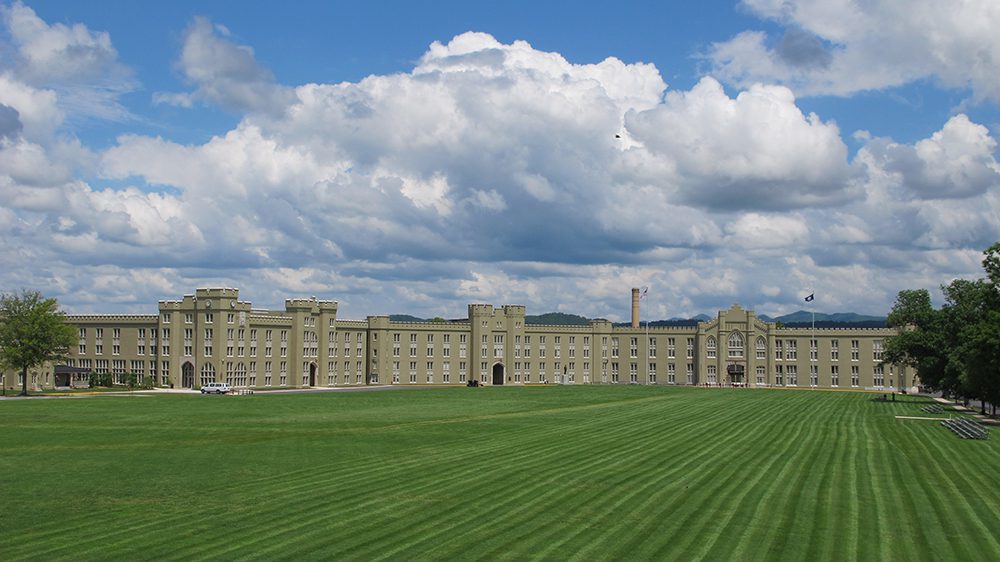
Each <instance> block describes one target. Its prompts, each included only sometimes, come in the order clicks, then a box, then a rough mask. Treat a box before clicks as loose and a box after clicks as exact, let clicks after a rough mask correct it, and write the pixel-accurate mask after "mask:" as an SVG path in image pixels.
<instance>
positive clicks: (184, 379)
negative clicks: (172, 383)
mask: <svg viewBox="0 0 1000 562" xmlns="http://www.w3.org/2000/svg"><path fill="white" fill-rule="evenodd" d="M181 386H182V387H184V388H194V365H192V364H191V362H190V361H188V362H186V363H184V364H183V365H181Z"/></svg>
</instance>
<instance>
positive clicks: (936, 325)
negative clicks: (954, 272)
mask: <svg viewBox="0 0 1000 562" xmlns="http://www.w3.org/2000/svg"><path fill="white" fill-rule="evenodd" d="M984 254H985V258H984V260H983V269H984V270H985V271H986V273H987V279H977V280H975V281H970V280H968V279H956V280H954V281H952V282H951V283H949V284H947V285H944V286H942V287H941V291H942V293H943V294H944V297H945V303H944V306H942V307H941V309H940V310H934V308H933V307H932V306H931V300H930V293H929V292H928V291H926V290H924V289H920V290H908V291H900V293H899V295H898V297H897V298H896V303H895V304H894V305H893V308H892V311H891V312H890V314H889V317H888V319H887V323H888V324H889V326H892V327H898V328H901V332H900V333H899V335H897V336H894V337H891V338H889V339H888V340H887V342H886V354H885V359H886V361H888V362H890V363H899V364H905V365H908V366H911V367H914V368H916V370H917V374H918V375H919V376H920V380H921V382H922V383H923V384H924V386H926V387H928V388H931V389H935V390H941V391H943V392H945V393H948V394H952V395H957V396H962V397H965V398H978V399H979V400H981V401H983V402H989V403H990V404H994V405H995V404H997V403H1000V285H998V282H1000V244H994V245H993V246H991V247H990V248H989V249H987V250H986V251H985V252H984ZM984 408H985V406H984Z"/></svg>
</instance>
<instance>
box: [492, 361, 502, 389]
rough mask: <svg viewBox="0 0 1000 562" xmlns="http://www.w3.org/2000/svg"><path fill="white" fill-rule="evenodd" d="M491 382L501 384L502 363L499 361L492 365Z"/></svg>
mask: <svg viewBox="0 0 1000 562" xmlns="http://www.w3.org/2000/svg"><path fill="white" fill-rule="evenodd" d="M493 384H494V385H502V384H503V365H502V364H501V363H497V364H496V365H493Z"/></svg>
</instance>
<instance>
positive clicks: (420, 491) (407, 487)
mask: <svg viewBox="0 0 1000 562" xmlns="http://www.w3.org/2000/svg"><path fill="white" fill-rule="evenodd" d="M551 413H552V412H551V411H547V412H544V414H551ZM513 431H515V430H512V432H513ZM498 442H499V441H498ZM502 447H503V445H499V446H497V447H495V449H497V450H499V449H501V448H502ZM495 452H496V451H494V453H495ZM476 454H477V455H479V456H483V457H487V458H488V457H490V456H492V455H488V454H487V455H483V454H482V452H476ZM524 454H525V455H527V454H528V453H527V452H525V453H524ZM426 460H427V459H426V458H423V459H420V460H418V461H416V462H415V463H414V465H413V466H408V467H403V468H402V469H401V470H400V471H397V472H408V473H412V472H416V473H427V472H432V473H433V472H436V471H437V470H438V469H437V468H435V467H427V466H424V465H425V464H426ZM454 461H455V459H454V458H449V459H446V460H445V461H442V462H445V463H447V465H449V466H450V465H451V464H454ZM468 464H469V468H467V469H465V470H459V471H455V470H451V471H449V472H448V474H449V475H450V476H448V477H446V478H438V479H436V480H435V481H429V482H427V483H426V484H425V486H424V487H421V488H414V486H413V484H412V483H409V482H408V481H407V480H402V479H398V478H396V477H395V476H390V477H389V478H387V481H384V482H379V481H369V482H367V484H366V489H367V490H369V492H370V491H375V492H378V493H379V494H380V497H381V496H384V495H395V494H397V491H398V493H399V494H403V493H404V492H405V494H408V495H411V496H419V495H425V494H433V493H434V492H433V490H434V489H435V488H437V487H442V486H443V487H446V488H447V487H450V486H455V485H460V484H461V483H462V482H468V481H469V480H470V479H471V476H473V475H475V474H476V473H480V474H481V471H482V469H480V468H477V467H476V465H474V464H472V463H468ZM394 481H395V482H396V483H395V484H394ZM358 497H360V498H362V499H364V500H366V501H365V502H364V503H362V504H357V505H352V504H347V503H343V502H342V503H341V504H340V505H341V506H342V507H341V509H340V511H341V512H344V511H353V512H356V513H357V516H358V518H359V519H360V518H363V517H371V518H377V517H378V516H379V515H380V513H381V510H378V509H376V507H377V505H376V504H378V503H379V500H377V499H375V500H373V499H371V494H370V493H360V494H358ZM311 508H312V505H311V504H309V503H304V504H302V507H301V509H299V510H298V511H308V510H309V509H311ZM389 508H391V509H392V510H394V511H397V512H399V513H397V515H404V512H403V508H401V507H399V506H389ZM373 509H376V510H375V511H372V510H373ZM405 515H408V513H405ZM418 519H419V518H418ZM324 522H326V521H325V519H323V518H321V519H320V520H319V521H315V520H314V521H312V522H306V523H303V524H301V525H299V524H296V525H292V526H291V528H288V529H286V530H285V531H283V533H288V534H289V535H290V536H293V537H294V539H295V542H300V539H301V538H302V536H303V533H304V534H305V535H306V536H308V535H309V534H310V530H309V529H308V527H314V526H316V524H317V523H324ZM352 522H354V521H353V520H352V519H351V518H346V519H345V520H344V521H343V523H345V524H347V523H352ZM312 534H319V533H318V532H312ZM386 534H387V533H385V532H380V533H377V535H376V537H377V538H378V539H379V540H385V536H386ZM354 536H356V535H352V537H354ZM276 538H278V537H277V536H276V534H274V533H268V534H264V535H258V536H255V537H254V539H253V541H251V544H250V546H251V547H252V546H255V544H256V543H260V542H269V543H270V544H269V546H266V547H263V548H262V549H261V550H259V551H258V553H259V554H260V555H261V557H266V556H267V554H269V553H270V552H273V551H278V550H280V549H282V548H286V549H287V548H289V546H287V545H285V544H284V543H283V542H280V541H277V542H275V540H274V539H276ZM306 542H307V541H306ZM347 542H350V541H347ZM290 548H293V549H294V547H293V546H292V547H290Z"/></svg>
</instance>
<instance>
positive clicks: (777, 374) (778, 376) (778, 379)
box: [774, 365, 785, 386]
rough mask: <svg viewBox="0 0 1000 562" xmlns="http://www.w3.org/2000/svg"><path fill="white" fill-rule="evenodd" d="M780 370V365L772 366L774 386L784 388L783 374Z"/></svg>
mask: <svg viewBox="0 0 1000 562" xmlns="http://www.w3.org/2000/svg"><path fill="white" fill-rule="evenodd" d="M782 369H783V367H782V366H781V365H775V366H774V384H776V385H778V386H784V384H785V373H784V372H783V370H782Z"/></svg>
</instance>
